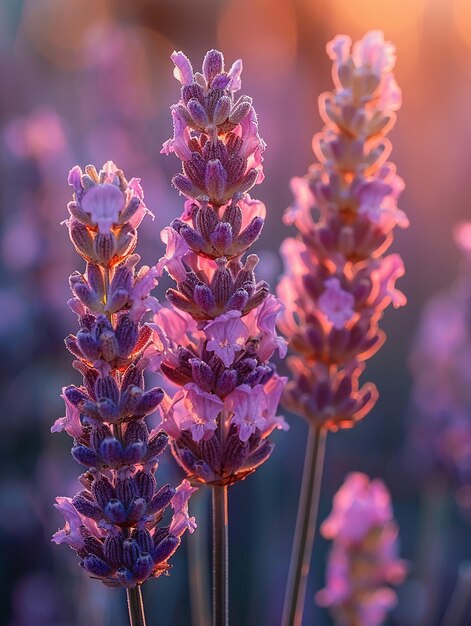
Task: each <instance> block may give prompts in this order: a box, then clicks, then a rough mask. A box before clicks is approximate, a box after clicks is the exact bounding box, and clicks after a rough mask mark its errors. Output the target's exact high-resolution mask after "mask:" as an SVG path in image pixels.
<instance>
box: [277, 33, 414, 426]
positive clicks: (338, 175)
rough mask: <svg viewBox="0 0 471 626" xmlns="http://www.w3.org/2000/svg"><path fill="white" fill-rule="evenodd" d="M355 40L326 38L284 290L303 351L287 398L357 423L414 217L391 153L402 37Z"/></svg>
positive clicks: (296, 348)
mask: <svg viewBox="0 0 471 626" xmlns="http://www.w3.org/2000/svg"><path fill="white" fill-rule="evenodd" d="M350 48H351V40H350V38H349V37H347V36H343V35H339V36H337V37H335V39H334V40H333V41H332V42H330V43H329V44H328V45H327V52H328V54H329V56H330V57H331V59H332V60H333V62H334V65H333V78H334V84H335V88H336V89H335V91H334V92H328V93H325V94H323V95H322V96H321V97H320V100H319V108H320V112H321V115H322V118H323V120H324V122H325V127H324V130H323V131H322V132H321V133H318V134H317V135H315V136H314V139H313V147H314V151H315V153H316V156H317V157H318V159H319V161H320V163H319V164H317V165H313V166H311V168H310V170H309V173H308V174H307V176H306V177H304V178H295V179H293V181H292V189H293V192H294V194H295V203H294V205H293V207H291V208H290V209H288V211H287V213H286V216H285V221H286V222H287V223H294V225H295V226H296V227H297V229H298V231H299V234H298V237H297V238H296V239H292V238H288V239H286V240H285V241H284V243H283V244H282V254H283V257H284V259H285V266H286V271H285V275H284V277H283V278H282V280H281V282H280V285H279V289H278V293H279V296H280V298H281V299H282V300H283V301H284V302H285V303H286V309H285V311H284V313H283V315H282V316H281V318H280V324H279V326H280V328H281V330H282V331H283V332H284V334H285V336H287V337H289V339H290V344H291V348H292V350H293V352H295V353H297V354H298V355H299V356H296V357H293V358H292V359H291V360H290V367H291V369H292V371H293V380H292V381H290V382H289V383H288V385H287V389H286V394H285V402H286V405H287V406H288V407H289V408H291V409H292V410H293V411H295V412H296V413H298V414H299V415H302V416H303V417H305V418H306V419H308V420H310V421H311V422H312V423H313V424H315V425H323V426H325V427H327V428H329V429H331V430H336V429H337V428H339V427H349V426H351V425H353V424H354V423H355V422H356V421H358V420H359V419H361V418H362V417H363V416H364V415H365V414H366V413H368V411H369V410H370V409H371V408H372V406H373V405H374V403H375V402H376V398H377V391H376V388H375V387H374V385H372V383H367V384H365V385H364V386H363V387H361V388H359V386H358V378H359V374H360V373H361V371H362V365H361V364H362V362H363V361H365V360H366V359H368V358H369V357H370V356H372V355H373V354H374V353H375V352H376V351H377V350H378V349H379V348H380V347H381V345H382V343H383V342H384V339H385V337H384V333H383V332H382V331H381V330H380V329H379V328H378V322H379V320H380V319H381V317H382V314H383V311H384V309H385V308H386V307H387V306H388V305H389V304H390V303H392V304H393V305H394V306H395V307H398V306H402V305H403V304H405V302H406V299H405V296H404V295H403V294H402V293H401V292H400V291H398V290H397V289H396V288H395V281H396V279H397V278H399V277H400V276H402V274H403V273H404V268H403V264H402V260H401V258H400V257H399V256H398V255H396V254H390V255H388V256H384V253H385V252H386V250H387V248H388V247H389V246H390V244H391V242H392V236H393V229H394V227H395V226H400V227H405V226H407V219H406V217H405V215H404V214H403V212H402V211H400V210H399V209H398V208H397V204H396V202H397V198H398V195H399V193H400V192H401V191H402V189H403V187H404V184H403V182H402V180H401V179H400V178H399V177H398V176H397V175H396V173H395V167H394V165H393V164H392V163H389V162H386V161H385V160H386V157H387V155H388V154H389V152H390V145H389V143H388V141H387V139H386V138H385V135H386V133H387V131H388V130H389V129H390V128H391V126H392V125H393V124H394V121H395V113H394V111H396V110H397V109H398V108H399V106H400V100H401V98H400V90H399V88H398V87H397V85H396V83H395V80H394V77H393V74H392V68H393V67H394V62H395V52H394V46H393V45H392V44H391V43H390V42H385V41H384V38H383V34H382V33H381V32H380V31H371V32H370V33H368V34H367V35H365V37H364V38H363V39H362V40H361V41H359V42H357V43H355V44H354V46H353V51H352V52H350Z"/></svg>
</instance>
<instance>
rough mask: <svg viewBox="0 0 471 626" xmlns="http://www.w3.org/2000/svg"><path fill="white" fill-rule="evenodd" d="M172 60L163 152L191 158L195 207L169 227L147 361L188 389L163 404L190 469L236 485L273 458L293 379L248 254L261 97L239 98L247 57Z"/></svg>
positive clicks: (259, 207) (273, 309) (257, 212)
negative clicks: (197, 66) (288, 378)
mask: <svg viewBox="0 0 471 626" xmlns="http://www.w3.org/2000/svg"><path fill="white" fill-rule="evenodd" d="M172 60H173V62H174V64H175V71H174V75H175V77H176V78H177V79H178V80H179V81H180V82H181V84H182V89H181V99H180V101H179V102H178V104H176V105H174V106H173V107H172V118H173V127H174V136H173V138H172V139H169V140H168V141H166V142H165V143H164V146H163V150H162V152H163V153H165V154H169V153H175V155H176V156H177V157H178V158H179V159H180V160H181V161H182V173H181V174H176V175H175V176H174V178H173V184H174V185H175V187H176V188H177V189H178V190H179V191H180V192H181V193H182V194H183V195H185V196H186V197H187V200H186V202H185V210H184V211H183V213H182V215H181V217H180V218H179V219H176V220H174V221H173V222H172V224H171V226H170V227H168V228H165V229H164V230H163V232H162V240H163V241H164V243H166V244H167V250H166V253H165V256H164V257H163V258H162V259H161V260H160V261H159V263H158V264H157V268H158V270H159V271H163V269H164V268H165V269H166V271H167V272H168V274H169V275H170V276H171V277H172V278H173V279H174V280H175V282H176V286H175V287H174V288H171V289H169V290H168V291H167V298H168V300H169V302H170V305H171V309H170V310H168V309H160V310H159V311H157V312H156V313H155V315H154V324H153V325H152V328H153V342H152V345H151V346H150V347H149V348H148V349H147V351H146V356H147V357H148V358H149V359H150V360H151V367H153V368H154V369H159V368H160V370H161V372H162V373H163V374H164V376H165V377H166V378H167V379H169V380H170V381H171V382H173V383H175V384H176V385H178V386H179V387H180V390H179V391H177V393H176V394H175V395H174V397H173V398H170V397H166V398H164V401H163V402H162V403H161V405H160V408H159V410H160V412H161V415H162V419H163V422H162V423H163V427H164V428H165V429H166V430H167V432H168V433H169V435H170V437H171V441H172V451H173V453H174V456H175V458H176V459H177V461H178V463H179V464H180V465H181V466H182V467H183V468H184V469H185V471H186V472H187V475H188V476H189V477H190V479H191V480H194V481H199V482H205V483H211V484H214V485H228V484H231V483H233V482H235V481H237V480H241V479H243V478H245V476H247V475H248V474H249V473H251V472H253V471H254V470H255V468H256V467H258V466H259V465H260V464H261V463H263V462H264V461H265V460H266V459H267V458H268V457H269V455H270V454H271V451H272V448H273V444H271V442H269V441H268V439H267V437H268V435H269V434H270V432H272V431H273V429H274V428H286V425H285V423H284V421H283V419H282V418H281V417H280V416H277V415H276V405H277V404H278V400H279V398H280V396H281V392H282V389H283V387H284V383H285V379H284V378H281V377H279V376H278V375H277V374H276V372H275V368H274V366H273V365H271V364H270V362H269V360H270V359H271V357H272V356H273V353H274V351H275V350H278V351H279V352H280V354H281V355H282V356H284V354H285V353H286V344H285V341H284V340H283V339H282V338H281V337H278V335H277V334H276V330H275V320H276V318H277V316H278V315H279V313H280V311H281V308H282V307H281V304H280V303H279V301H278V300H277V299H276V298H275V297H274V296H269V295H268V292H269V287H268V285H267V284H266V283H265V282H263V281H261V282H257V280H256V277H255V272H254V270H255V267H256V265H257V263H258V257H257V256H256V255H253V254H250V255H248V256H247V257H246V258H245V259H243V255H244V253H245V252H246V251H247V250H248V249H249V248H250V246H251V245H252V244H253V243H254V241H255V240H256V239H258V237H259V235H260V233H261V230H262V228H263V225H264V220H265V215H266V210H265V206H264V205H263V204H262V203H261V202H259V201H258V200H254V199H252V198H250V196H248V194H247V192H248V190H249V189H251V188H252V187H253V186H254V185H255V184H257V183H260V182H261V181H262V180H263V173H262V153H263V151H264V149H265V143H264V142H263V140H262V139H261V138H260V136H259V133H258V124H257V116H256V113H255V110H254V108H253V106H252V100H251V98H249V97H248V96H241V97H239V98H238V99H236V98H235V93H236V92H237V91H238V90H239V89H240V84H241V83H240V74H241V71H242V63H241V62H240V61H236V63H234V65H233V66H232V67H231V68H230V69H229V71H226V70H225V69H224V59H223V56H222V54H221V53H220V52H218V51H216V50H211V51H210V52H208V53H207V54H206V56H205V59H204V61H203V68H202V72H201V73H194V71H193V68H192V66H191V63H190V61H189V60H188V59H187V58H186V56H185V55H184V54H183V53H182V52H175V53H174V54H173V55H172Z"/></svg>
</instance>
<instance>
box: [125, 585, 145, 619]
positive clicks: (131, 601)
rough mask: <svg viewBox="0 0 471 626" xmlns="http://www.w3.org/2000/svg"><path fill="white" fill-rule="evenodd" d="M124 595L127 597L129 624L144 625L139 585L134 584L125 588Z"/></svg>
mask: <svg viewBox="0 0 471 626" xmlns="http://www.w3.org/2000/svg"><path fill="white" fill-rule="evenodd" d="M126 597H127V599H128V611H129V624H130V626H146V616H145V615H144V604H143V601H142V591H141V586H140V585H136V587H131V588H130V589H126Z"/></svg>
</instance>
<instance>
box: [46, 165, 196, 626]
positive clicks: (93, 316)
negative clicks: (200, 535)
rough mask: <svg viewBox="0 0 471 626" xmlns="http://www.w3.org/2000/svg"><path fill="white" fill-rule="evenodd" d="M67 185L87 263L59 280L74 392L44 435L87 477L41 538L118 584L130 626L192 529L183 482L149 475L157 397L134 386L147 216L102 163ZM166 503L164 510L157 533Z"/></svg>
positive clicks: (151, 279) (145, 282)
mask: <svg viewBox="0 0 471 626" xmlns="http://www.w3.org/2000/svg"><path fill="white" fill-rule="evenodd" d="M69 184H70V185H71V186H72V187H73V189H74V200H73V202H71V203H70V204H69V213H70V219H69V220H68V221H67V222H66V223H67V226H68V229H69V234H70V238H71V240H72V242H73V244H74V246H75V248H76V250H77V252H79V254H80V255H81V256H82V257H83V258H84V259H85V261H86V264H87V265H86V270H85V272H84V274H80V273H78V272H75V273H74V274H72V276H71V278H70V286H71V289H72V292H73V294H74V298H73V299H72V300H71V301H70V302H69V304H70V306H71V308H72V310H73V311H75V312H76V313H77V314H78V318H79V330H78V332H77V333H76V335H69V336H68V337H67V338H66V346H67V348H68V349H69V350H70V352H72V354H73V355H74V357H75V358H76V360H75V361H74V367H75V369H77V370H78V371H79V372H80V373H81V374H82V376H83V385H81V386H79V387H76V386H75V385H69V386H68V387H65V388H64V389H63V394H62V397H63V398H64V400H65V405H66V415H65V417H63V418H60V419H58V420H57V421H56V422H55V424H54V425H53V427H52V429H51V430H52V431H53V432H56V431H62V430H65V431H66V432H67V433H68V434H69V435H71V436H72V437H73V440H74V442H73V447H72V456H73V457H74V459H75V460H76V461H77V462H78V463H80V464H81V465H83V466H85V467H86V468H87V471H86V473H85V474H83V475H82V476H81V483H82V486H83V489H82V491H80V492H79V493H77V495H76V496H75V497H74V498H72V499H70V498H57V504H56V507H57V508H58V510H59V511H61V513H62V514H63V515H64V517H65V520H66V524H65V526H64V528H63V529H61V530H59V531H58V532H56V533H55V535H54V536H53V541H55V542H56V543H68V544H69V545H70V547H71V548H73V549H74V550H75V551H76V552H77V554H78V555H79V557H80V558H81V563H80V564H81V566H82V567H83V568H84V570H85V571H86V572H87V573H88V574H89V575H90V576H92V577H93V578H98V579H99V580H101V581H102V582H103V583H104V584H105V585H107V586H109V587H125V588H126V589H127V592H128V603H129V611H130V618H131V626H143V625H144V623H145V618H144V612H143V606H142V599H141V595H140V585H142V584H143V583H144V582H145V581H146V580H148V579H149V578H153V577H154V578H155V577H158V576H160V575H161V574H163V573H166V572H167V571H168V570H169V568H170V565H169V563H168V561H169V559H170V557H171V556H172V554H173V553H174V552H175V550H176V549H177V547H178V545H179V544H180V536H181V535H182V534H183V532H184V531H185V530H186V529H188V530H189V531H190V532H193V531H194V529H195V527H196V523H195V520H194V518H190V517H189V515H188V504H187V503H188V498H189V497H190V495H191V493H192V492H193V491H194V490H195V489H194V488H192V487H191V486H190V485H189V483H188V482H187V481H183V483H182V484H181V485H180V486H179V487H178V488H177V489H174V488H173V487H171V486H170V485H165V486H162V487H158V486H157V482H156V479H155V476H154V473H155V470H156V469H157V465H158V458H159V456H160V454H161V453H162V452H163V450H164V448H165V447H166V445H167V441H168V436H167V435H166V433H165V432H163V431H161V430H160V431H152V432H151V433H149V430H148V427H147V424H146V417H147V416H148V415H150V414H152V413H154V412H155V410H156V408H157V407H158V405H159V404H160V402H161V401H162V399H163V397H164V394H163V391H162V390H161V389H159V388H154V389H150V390H148V391H146V390H145V387H144V371H145V369H146V368H147V367H148V365H149V360H148V359H147V358H145V357H144V351H145V350H146V348H147V347H148V345H149V343H150V339H151V335H152V330H151V329H150V327H149V326H148V325H147V324H145V323H143V321H142V316H143V314H144V312H145V311H146V310H147V309H148V308H150V309H155V308H157V303H156V301H155V300H154V299H153V298H152V296H151V295H150V292H151V290H152V289H153V287H154V286H155V284H156V275H157V272H156V270H155V269H149V268H146V267H143V268H141V269H140V270H139V271H136V269H135V268H136V265H137V264H138V263H139V256H138V255H137V254H133V252H134V249H135V246H136V241H137V227H138V226H139V224H140V223H141V221H142V219H143V218H144V216H145V215H146V213H150V212H149V211H148V209H147V208H146V207H145V205H144V194H143V192H142V188H141V186H140V184H139V181H138V180H137V179H132V180H131V181H129V182H128V181H127V180H126V179H125V177H124V175H123V172H122V171H121V170H119V169H118V168H117V167H116V166H115V165H114V164H113V163H112V162H111V161H109V162H108V163H106V164H105V165H104V166H103V168H102V170H101V171H100V172H99V173H97V171H96V170H95V168H94V167H93V166H88V167H87V168H86V169H85V173H83V172H82V170H81V169H80V168H79V167H78V166H76V167H74V168H73V169H72V170H71V172H70V174H69ZM169 505H171V506H172V507H173V509H174V514H173V516H172V518H171V521H170V525H169V526H164V525H163V524H162V518H163V515H164V512H165V510H166V509H167V507H168V506H169Z"/></svg>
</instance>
